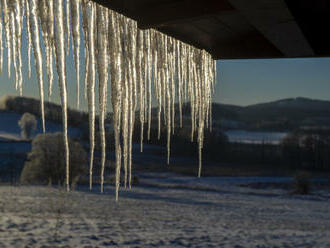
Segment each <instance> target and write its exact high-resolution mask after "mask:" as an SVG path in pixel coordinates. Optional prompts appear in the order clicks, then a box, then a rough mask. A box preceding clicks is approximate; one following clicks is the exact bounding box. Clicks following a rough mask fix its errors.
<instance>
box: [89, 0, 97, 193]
mask: <svg viewBox="0 0 330 248" xmlns="http://www.w3.org/2000/svg"><path fill="white" fill-rule="evenodd" d="M87 6H88V8H89V20H88V48H89V50H88V51H89V53H88V55H89V69H88V84H87V88H88V91H87V94H88V98H87V100H88V112H89V141H90V161H89V188H90V189H92V185H93V163H94V148H95V77H96V71H95V69H96V68H95V67H96V60H95V37H94V34H95V33H94V29H95V26H94V25H95V20H94V19H95V14H96V13H95V3H94V2H89V3H88V4H87Z"/></svg>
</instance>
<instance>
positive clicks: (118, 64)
mask: <svg viewBox="0 0 330 248" xmlns="http://www.w3.org/2000/svg"><path fill="white" fill-rule="evenodd" d="M116 17H117V16H116V14H115V13H113V12H112V13H111V22H110V28H111V32H110V33H111V36H110V37H111V44H112V45H111V47H110V55H111V56H110V58H111V62H110V70H111V102H112V108H113V128H114V133H115V153H116V201H117V200H118V192H119V186H120V167H121V145H120V130H121V126H120V112H121V108H120V107H121V99H122V87H121V83H122V57H121V42H120V34H119V30H118V27H117V25H118V23H117V22H118V20H117V18H116Z"/></svg>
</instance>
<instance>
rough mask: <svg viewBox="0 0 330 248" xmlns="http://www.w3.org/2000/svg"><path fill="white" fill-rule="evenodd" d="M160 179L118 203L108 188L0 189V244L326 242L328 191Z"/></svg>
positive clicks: (329, 239)
mask: <svg viewBox="0 0 330 248" xmlns="http://www.w3.org/2000/svg"><path fill="white" fill-rule="evenodd" d="M162 178H163V179H164V180H163V179H162ZM150 180H153V179H152V177H151V175H149V177H147V176H145V177H141V181H142V183H150V182H151V181H150ZM166 180H167V181H166ZM168 180H169V179H168V177H167V176H166V175H165V176H163V177H159V178H158V180H156V181H157V182H158V186H157V187H155V186H136V187H134V188H133V189H132V190H131V191H125V190H123V191H121V192H120V198H119V202H118V203H116V202H115V201H114V193H113V190H114V189H113V187H111V186H108V187H107V188H106V189H107V192H106V193H105V194H103V195H102V194H100V193H98V189H95V190H94V191H93V192H89V191H88V190H87V189H86V188H81V189H79V190H77V191H75V192H70V193H65V192H64V191H60V190H58V189H54V188H49V187H36V186H31V187H26V186H20V187H13V186H0V212H1V214H0V247H104V246H105V247H235V248H242V247H258V248H261V247H264V248H266V247H267V248H268V247H270V248H275V247H278V248H280V247H286V248H288V247H306V248H307V247H308V248H309V247H319V248H327V247H330V194H329V192H317V193H315V194H313V195H311V196H304V197H303V196H292V195H290V194H288V192H285V191H281V190H256V189H251V188H247V187H237V182H235V180H231V181H230V182H229V181H228V180H227V181H226V180H225V181H226V183H214V182H216V181H218V182H220V181H221V178H217V180H216V178H212V179H211V180H210V181H208V179H207V178H206V179H203V180H200V179H195V182H196V183H197V185H199V186H205V187H211V186H212V187H216V189H217V191H210V190H205V189H204V190H197V189H195V190H192V189H187V188H186V189H184V188H180V187H179V186H180V185H181V186H189V184H190V183H193V179H191V178H183V179H181V180H180V179H179V177H176V179H175V181H171V182H170V183H171V185H172V186H173V187H171V188H169V187H166V185H167V184H169V181H168ZM186 181H189V183H188V185H187V183H186ZM242 181H244V180H243V179H242V178H241V179H240V182H239V183H242ZM254 181H256V179H255V180H254ZM153 182H154V183H155V180H154V181H153ZM176 186H178V187H176ZM201 188H202V187H201Z"/></svg>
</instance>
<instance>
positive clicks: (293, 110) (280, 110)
mask: <svg viewBox="0 0 330 248" xmlns="http://www.w3.org/2000/svg"><path fill="white" fill-rule="evenodd" d="M213 118H214V120H215V122H217V121H223V120H232V121H237V122H240V123H243V124H244V125H246V126H247V127H248V128H252V129H276V130H279V129H286V130H290V129H295V128H299V127H303V126H314V127H315V126H318V127H320V126H330V101H322V100H314V99H309V98H302V97H298V98H289V99H282V100H278V101H273V102H268V103H260V104H255V105H249V106H246V107H240V106H234V105H225V104H218V103H215V104H213Z"/></svg>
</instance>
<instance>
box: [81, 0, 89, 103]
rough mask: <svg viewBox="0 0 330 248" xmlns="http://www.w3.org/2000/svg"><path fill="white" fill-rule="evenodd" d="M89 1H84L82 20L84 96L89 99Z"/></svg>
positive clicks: (82, 4)
mask: <svg viewBox="0 0 330 248" xmlns="http://www.w3.org/2000/svg"><path fill="white" fill-rule="evenodd" d="M87 3H88V0H82V2H81V7H82V19H83V22H82V23H83V30H84V42H85V47H84V51H85V77H84V89H85V90H84V96H85V99H87V91H88V87H87V84H88V74H89V71H88V70H89V48H88V7H87Z"/></svg>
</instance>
